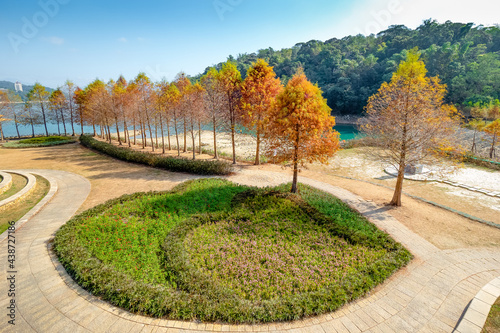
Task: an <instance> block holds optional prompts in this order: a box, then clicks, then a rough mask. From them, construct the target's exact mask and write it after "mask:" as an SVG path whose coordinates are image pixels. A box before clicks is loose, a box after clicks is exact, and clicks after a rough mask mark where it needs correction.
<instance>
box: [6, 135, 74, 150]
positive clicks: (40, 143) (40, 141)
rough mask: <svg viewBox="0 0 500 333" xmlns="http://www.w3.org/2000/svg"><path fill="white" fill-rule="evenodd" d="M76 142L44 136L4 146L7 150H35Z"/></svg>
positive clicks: (70, 139) (68, 138)
mask: <svg viewBox="0 0 500 333" xmlns="http://www.w3.org/2000/svg"><path fill="white" fill-rule="evenodd" d="M73 142H76V140H75V139H74V138H71V137H65V136H44V137H37V138H31V139H24V140H19V141H13V142H7V143H4V144H3V147H5V148H34V147H49V146H57V145H62V144H66V143H73Z"/></svg>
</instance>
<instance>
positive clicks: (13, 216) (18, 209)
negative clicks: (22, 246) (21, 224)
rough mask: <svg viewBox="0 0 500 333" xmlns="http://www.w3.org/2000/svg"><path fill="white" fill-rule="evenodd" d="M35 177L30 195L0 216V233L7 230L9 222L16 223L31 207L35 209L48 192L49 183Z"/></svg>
mask: <svg viewBox="0 0 500 333" xmlns="http://www.w3.org/2000/svg"><path fill="white" fill-rule="evenodd" d="M35 177H36V185H35V189H34V190H33V191H32V192H31V193H30V195H29V196H28V197H26V198H24V199H23V200H21V201H19V202H17V203H15V204H13V205H11V206H9V207H8V208H7V209H6V210H5V211H2V213H1V214H0V233H2V232H4V231H5V230H7V228H8V227H9V222H11V221H18V220H19V219H20V218H21V217H23V216H24V215H25V214H26V213H27V212H29V211H30V210H31V209H32V208H33V207H35V205H36V204H37V203H38V202H40V200H42V199H43V198H44V197H45V196H46V195H47V193H48V192H49V189H50V183H49V181H48V180H46V179H45V178H43V177H40V176H37V175H35ZM23 178H24V177H23Z"/></svg>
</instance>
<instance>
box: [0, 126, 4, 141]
mask: <svg viewBox="0 0 500 333" xmlns="http://www.w3.org/2000/svg"><path fill="white" fill-rule="evenodd" d="M0 137H1V138H2V141H5V137H4V136H3V128H2V123H1V122H0Z"/></svg>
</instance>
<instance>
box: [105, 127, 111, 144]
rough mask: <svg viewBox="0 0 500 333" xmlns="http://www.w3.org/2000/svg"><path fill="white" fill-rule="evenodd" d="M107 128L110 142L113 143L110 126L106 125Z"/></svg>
mask: <svg viewBox="0 0 500 333" xmlns="http://www.w3.org/2000/svg"><path fill="white" fill-rule="evenodd" d="M106 128H107V129H108V141H109V143H111V129H110V128H109V125H106Z"/></svg>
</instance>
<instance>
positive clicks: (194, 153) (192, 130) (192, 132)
mask: <svg viewBox="0 0 500 333" xmlns="http://www.w3.org/2000/svg"><path fill="white" fill-rule="evenodd" d="M191 140H192V141H193V160H195V159H196V149H195V145H196V144H195V142H194V141H195V140H194V126H192V125H191Z"/></svg>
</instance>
